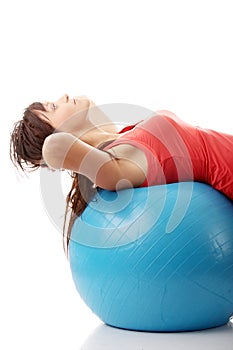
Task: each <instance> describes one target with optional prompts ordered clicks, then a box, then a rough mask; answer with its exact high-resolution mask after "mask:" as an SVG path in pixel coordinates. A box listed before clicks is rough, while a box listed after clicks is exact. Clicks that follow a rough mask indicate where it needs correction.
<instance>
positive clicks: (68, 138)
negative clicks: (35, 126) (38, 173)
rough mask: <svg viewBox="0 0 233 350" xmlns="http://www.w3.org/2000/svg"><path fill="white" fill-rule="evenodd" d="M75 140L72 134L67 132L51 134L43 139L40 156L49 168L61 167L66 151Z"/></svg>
mask: <svg viewBox="0 0 233 350" xmlns="http://www.w3.org/2000/svg"><path fill="white" fill-rule="evenodd" d="M75 140H76V138H75V137H74V136H73V135H71V134H67V133H57V134H52V135H49V136H48V137H47V138H46V139H45V141H44V144H43V148H42V156H43V160H44V161H45V163H46V164H47V165H48V166H49V168H51V169H54V170H56V169H61V168H63V165H64V161H65V158H66V155H67V152H68V150H69V149H70V147H71V146H72V144H73V143H74V141H75Z"/></svg>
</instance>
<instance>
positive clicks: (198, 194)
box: [69, 182, 233, 332]
mask: <svg viewBox="0 0 233 350" xmlns="http://www.w3.org/2000/svg"><path fill="white" fill-rule="evenodd" d="M69 261H70V267H71V272H72V276H73V280H74V283H75V286H76V288H77V291H78V292H79V294H80V296H81V298H82V299H83V300H84V301H85V303H86V304H87V305H88V306H89V307H90V309H91V310H92V311H93V312H94V313H95V314H96V315H97V316H99V318H100V319H101V320H102V321H103V322H105V323H106V324H108V325H111V326H115V327H118V328H124V329H130V330H140V331H159V332H173V331H191V330H201V329H206V328H212V327H217V326H221V325H223V324H226V323H227V322H228V320H229V318H230V317H231V315H232V314H233V205H232V201H230V200H229V199H227V198H226V197H225V196H224V195H222V194H221V193H219V192H218V191H216V190H214V189H213V188H212V187H210V186H208V185H205V184H202V183H195V182H186V183H176V184H169V185H162V186H153V187H147V188H137V189H128V190H122V191H119V192H118V193H115V192H110V191H104V190H103V191H101V192H100V193H99V194H98V196H97V198H96V199H95V200H94V201H93V202H91V203H90V204H89V205H88V206H87V208H86V209H85V211H84V213H83V214H82V216H81V217H79V218H78V219H77V220H76V221H75V223H74V225H73V228H72V234H71V240H70V243H69Z"/></svg>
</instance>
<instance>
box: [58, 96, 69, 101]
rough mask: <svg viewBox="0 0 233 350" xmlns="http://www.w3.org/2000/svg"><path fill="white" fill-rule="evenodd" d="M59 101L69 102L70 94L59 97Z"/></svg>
mask: <svg viewBox="0 0 233 350" xmlns="http://www.w3.org/2000/svg"><path fill="white" fill-rule="evenodd" d="M57 102H58V103H67V102H69V95H67V94H65V95H63V96H62V97H60V98H59V100H58V101H57Z"/></svg>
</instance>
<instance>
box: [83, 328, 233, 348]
mask: <svg viewBox="0 0 233 350" xmlns="http://www.w3.org/2000/svg"><path fill="white" fill-rule="evenodd" d="M232 344H233V325H232V324H230V323H229V324H228V325H226V326H224V327H219V328H216V329H211V330H206V331H201V332H186V333H143V332H129V331H124V330H120V329H115V328H112V327H108V326H105V325H101V326H99V327H97V328H96V329H95V330H94V331H93V332H92V333H91V334H90V335H89V337H88V338H87V340H86V341H85V342H84V343H83V345H82V346H81V348H79V349H80V350H102V349H103V350H104V349H111V350H119V349H121V350H154V349H163V350H171V349H172V350H197V349H198V350H207V349H211V350H222V349H224V350H227V349H229V350H230V349H232Z"/></svg>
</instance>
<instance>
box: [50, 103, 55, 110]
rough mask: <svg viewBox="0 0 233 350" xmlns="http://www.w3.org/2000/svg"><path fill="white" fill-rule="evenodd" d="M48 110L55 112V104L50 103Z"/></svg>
mask: <svg viewBox="0 0 233 350" xmlns="http://www.w3.org/2000/svg"><path fill="white" fill-rule="evenodd" d="M50 108H51V109H52V110H53V111H55V110H56V109H57V105H56V103H51V104H50Z"/></svg>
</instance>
